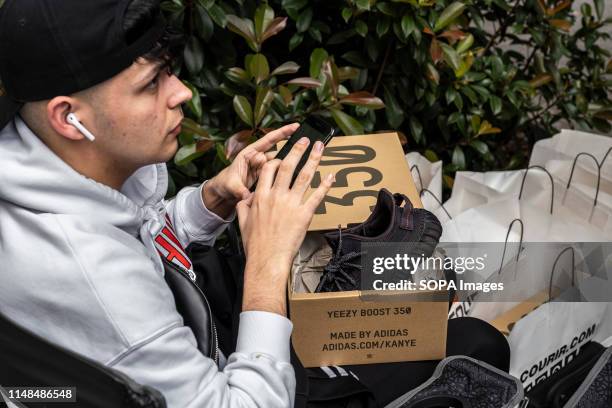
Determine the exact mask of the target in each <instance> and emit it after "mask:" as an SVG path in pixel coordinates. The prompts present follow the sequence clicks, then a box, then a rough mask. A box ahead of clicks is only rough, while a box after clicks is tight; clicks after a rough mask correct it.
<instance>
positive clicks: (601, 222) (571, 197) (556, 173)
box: [546, 153, 612, 239]
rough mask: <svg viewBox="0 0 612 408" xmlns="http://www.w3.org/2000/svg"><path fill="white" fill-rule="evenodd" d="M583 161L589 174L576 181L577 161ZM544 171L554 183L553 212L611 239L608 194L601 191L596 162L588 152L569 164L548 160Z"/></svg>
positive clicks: (610, 199)
mask: <svg viewBox="0 0 612 408" xmlns="http://www.w3.org/2000/svg"><path fill="white" fill-rule="evenodd" d="M583 157H584V158H586V159H589V160H587V161H588V162H589V163H590V164H591V167H592V169H593V174H591V173H583V174H582V179H579V178H578V174H579V172H578V171H577V170H578V166H577V164H578V161H579V159H581V158H583ZM546 169H547V170H548V171H549V173H550V174H551V175H552V176H553V178H554V182H555V203H557V204H556V213H558V214H560V215H562V216H564V215H566V214H569V215H570V216H573V217H577V218H580V219H582V220H584V221H585V222H588V223H589V224H591V225H593V226H594V227H595V228H598V229H600V230H601V231H603V232H604V233H605V235H606V236H607V237H608V239H612V195H610V194H607V193H605V192H603V191H601V181H602V178H601V172H600V168H599V167H598V163H597V160H596V159H595V157H594V156H593V155H591V154H589V153H580V154H578V155H577V156H576V157H575V158H574V159H573V160H572V161H561V160H551V161H549V162H548V163H547V164H546Z"/></svg>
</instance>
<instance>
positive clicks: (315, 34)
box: [308, 26, 323, 42]
mask: <svg viewBox="0 0 612 408" xmlns="http://www.w3.org/2000/svg"><path fill="white" fill-rule="evenodd" d="M308 34H310V36H311V37H312V39H313V40H315V41H316V42H323V36H322V35H321V31H320V30H319V29H318V28H315V27H314V26H310V28H309V29H308Z"/></svg>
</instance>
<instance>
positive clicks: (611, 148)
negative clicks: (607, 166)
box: [599, 147, 612, 168]
mask: <svg viewBox="0 0 612 408" xmlns="http://www.w3.org/2000/svg"><path fill="white" fill-rule="evenodd" d="M610 152H612V147H610V148H609V149H608V151H607V152H606V154H605V155H604V157H603V159H601V163H599V168H602V167H603V165H604V163H605V162H606V159H607V158H608V155H609V154H610Z"/></svg>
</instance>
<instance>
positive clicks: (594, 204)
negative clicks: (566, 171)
mask: <svg viewBox="0 0 612 408" xmlns="http://www.w3.org/2000/svg"><path fill="white" fill-rule="evenodd" d="M608 152H610V150H608ZM582 155H584V156H587V157H590V158H591V159H593V161H594V162H595V167H597V189H596V190H595V200H594V201H593V207H595V206H597V197H598V196H599V184H600V182H601V167H600V164H599V162H598V161H597V159H596V158H595V156H593V155H592V154H591V153H587V152H581V153H578V154H577V155H576V157H574V163H573V164H572V171H571V172H570V176H569V180H567V185H566V186H565V189H566V190H568V189H569V188H570V185H571V184H572V178H573V177H574V170H575V169H576V162H577V161H578V159H579V158H580V156H582ZM607 157H608V153H606V156H605V157H604V159H603V160H602V161H601V164H602V165H603V162H604V161H605V160H606V158H607Z"/></svg>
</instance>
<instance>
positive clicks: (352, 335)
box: [288, 133, 449, 367]
mask: <svg viewBox="0 0 612 408" xmlns="http://www.w3.org/2000/svg"><path fill="white" fill-rule="evenodd" d="M330 172H333V173H335V174H336V182H335V184H334V185H333V186H332V189H331V190H330V192H329V194H328V196H327V197H325V199H324V201H323V202H322V203H321V205H320V206H319V208H318V210H317V212H316V214H315V216H314V219H313V221H312V224H311V225H310V228H309V231H310V232H309V233H308V235H307V239H306V240H305V241H304V243H303V245H302V248H301V249H300V254H299V255H298V256H297V257H296V260H295V261H294V268H293V269H292V274H291V279H290V281H289V287H288V290H289V309H290V318H291V321H292V322H293V325H294V328H293V336H292V342H293V346H294V349H295V351H296V353H297V355H298V356H299V358H300V360H301V362H302V364H304V366H305V367H319V366H331V365H347V364H373V363H387V362H399V361H420V360H439V359H442V358H444V357H445V352H446V329H447V321H448V304H449V303H448V300H449V295H448V292H447V291H446V290H431V291H419V292H417V293H415V292H408V291H396V290H392V291H376V292H375V293H374V294H373V295H368V293H369V292H362V291H359V290H350V291H343V292H333V291H332V292H325V293H314V292H315V290H316V288H317V284H318V283H319V280H320V277H321V276H322V275H321V269H322V266H325V264H327V263H328V261H329V260H330V259H331V258H332V255H333V254H332V249H331V248H330V246H329V245H327V242H326V240H325V239H324V238H323V234H324V233H325V232H326V231H330V230H334V229H335V230H337V229H338V227H339V226H340V227H342V228H345V227H347V225H348V224H359V223H363V222H364V221H365V220H366V219H368V217H369V216H370V214H371V213H372V210H373V209H374V205H375V204H376V203H377V197H379V192H380V190H381V189H383V188H384V189H387V190H388V191H389V192H390V193H398V194H396V196H397V197H399V196H400V195H404V196H407V197H408V199H409V200H410V202H411V203H412V205H413V206H414V207H415V208H422V204H421V200H420V199H419V195H418V192H417V189H416V187H415V184H414V181H413V179H412V176H411V174H410V168H409V163H407V162H406V159H405V157H404V153H403V151H402V147H401V144H400V142H399V137H398V135H397V134H396V133H385V134H372V135H363V136H345V137H335V138H333V139H332V140H331V142H330V143H329V145H328V146H327V147H326V149H325V152H324V157H323V159H322V160H321V164H320V167H319V169H318V173H317V174H316V175H315V179H314V180H313V183H312V186H311V187H313V188H315V187H317V186H318V185H319V183H320V180H322V178H323V177H325V176H326V175H327V174H328V173H330ZM391 200H392V199H391ZM356 262H357V263H358V262H359V261H358V260H357V261H356ZM298 266H299V267H298ZM296 273H298V274H299V276H296Z"/></svg>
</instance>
